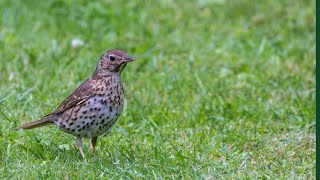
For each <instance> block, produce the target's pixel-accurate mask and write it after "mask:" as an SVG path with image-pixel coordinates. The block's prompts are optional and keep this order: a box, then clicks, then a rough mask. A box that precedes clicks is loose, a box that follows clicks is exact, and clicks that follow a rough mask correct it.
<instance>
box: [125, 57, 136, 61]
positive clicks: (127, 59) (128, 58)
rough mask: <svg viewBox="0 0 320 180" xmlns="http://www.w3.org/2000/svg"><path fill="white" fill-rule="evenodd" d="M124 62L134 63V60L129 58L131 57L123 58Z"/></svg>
mask: <svg viewBox="0 0 320 180" xmlns="http://www.w3.org/2000/svg"><path fill="white" fill-rule="evenodd" d="M124 60H125V61H126V62H130V61H134V59H133V58H131V57H125V58H124Z"/></svg>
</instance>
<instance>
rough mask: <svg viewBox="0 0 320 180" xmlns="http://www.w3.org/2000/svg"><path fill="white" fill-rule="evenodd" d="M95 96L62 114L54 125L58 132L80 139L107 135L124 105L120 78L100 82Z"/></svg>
mask: <svg viewBox="0 0 320 180" xmlns="http://www.w3.org/2000/svg"><path fill="white" fill-rule="evenodd" d="M95 92H96V93H95V95H93V96H92V97H90V98H89V99H88V100H86V101H85V102H83V103H82V104H81V106H76V107H74V108H71V109H69V110H67V111H66V112H64V115H63V116H62V117H61V118H59V119H58V121H57V122H56V125H57V126H58V127H59V129H60V130H62V131H64V132H67V133H69V134H73V135H75V136H81V137H89V138H92V137H97V136H100V135H104V134H107V133H108V132H109V131H110V130H111V128H112V126H113V125H114V124H115V122H116V121H117V119H118V118H119V116H120V114H121V112H122V110H123V104H124V91H123V86H122V84H121V82H120V78H117V77H115V78H110V79H108V80H101V82H98V83H97V86H96V87H95Z"/></svg>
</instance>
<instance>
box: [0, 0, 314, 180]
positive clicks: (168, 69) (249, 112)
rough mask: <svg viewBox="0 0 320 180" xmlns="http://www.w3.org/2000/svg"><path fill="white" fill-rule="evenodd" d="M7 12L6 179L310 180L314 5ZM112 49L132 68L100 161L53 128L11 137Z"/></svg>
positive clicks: (204, 1)
mask: <svg viewBox="0 0 320 180" xmlns="http://www.w3.org/2000/svg"><path fill="white" fill-rule="evenodd" d="M0 12H1V19H0V21H1V23H0V49H1V50H0V62H1V63H0V80H1V81H0V120H1V123H0V153H1V154H0V158H1V159H0V178H1V179H39V178H46V179H47V178H49V179H74V178H76V179H95V178H102V179H104V178H114V179H151V178H152V179H221V178H226V179H275V178H280V179H282V178H283V179H293V178H302V179H315V2H314V1H310V0H298V1H294V2H293V1H289V0H283V1H275V0H270V1H263V2H262V1H261V2H259V1H249V0H232V1H226V0H198V1H182V0H178V1H173V0H163V1H124V0H120V1H109V0H106V1H94V2H91V1H85V0H82V1H74V0H64V1H62V0H61V1H53V0H50V1H31V0H25V1H9V0H1V1H0ZM75 38H77V39H80V40H82V41H83V46H81V47H78V48H74V47H73V46H72V45H71V42H72V40H73V39H75ZM114 48H120V49H124V50H125V51H126V52H127V53H128V54H129V56H132V57H134V58H135V59H137V61H135V62H134V63H131V64H129V65H128V66H127V67H126V69H125V71H124V72H123V74H122V81H123V84H124V86H125V93H126V105H125V110H124V112H123V114H122V116H121V118H120V119H119V120H118V123H117V125H116V126H115V127H114V130H113V132H112V133H110V134H109V135H108V137H105V138H100V139H99V142H98V149H97V151H98V155H97V157H92V153H91V151H90V148H89V144H88V141H85V142H84V143H85V145H84V146H85V147H84V151H85V152H86V155H87V160H85V161H83V160H82V159H81V157H80V155H79V153H78V151H77V149H75V148H74V147H73V144H74V142H75V141H74V139H75V138H74V137H73V136H71V135H68V134H65V133H62V132H59V131H58V130H57V128H55V127H53V126H52V127H46V128H42V129H39V130H32V131H14V130H13V129H14V128H15V127H16V126H18V125H20V124H21V123H25V122H29V121H32V120H36V119H38V118H40V117H41V116H43V115H45V114H47V113H49V112H50V111H52V110H53V109H54V108H55V107H57V105H58V104H59V103H60V102H61V101H63V100H64V98H65V97H66V96H67V95H69V94H70V93H71V92H72V91H73V90H74V89H75V88H76V87H77V86H78V85H79V84H80V83H81V82H83V81H84V80H85V79H86V78H88V77H89V76H91V74H92V73H93V71H94V68H95V66H96V63H97V61H98V59H99V57H100V56H101V55H102V54H103V53H104V51H105V50H108V49H114Z"/></svg>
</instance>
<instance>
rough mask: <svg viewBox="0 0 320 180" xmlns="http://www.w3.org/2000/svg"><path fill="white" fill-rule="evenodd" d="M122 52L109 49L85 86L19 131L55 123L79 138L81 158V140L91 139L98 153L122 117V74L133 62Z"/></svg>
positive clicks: (77, 141) (77, 142)
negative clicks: (99, 145) (104, 137)
mask: <svg viewBox="0 0 320 180" xmlns="http://www.w3.org/2000/svg"><path fill="white" fill-rule="evenodd" d="M133 60H134V59H133V58H130V57H129V56H128V55H127V54H126V53H125V52H124V51H122V50H109V51H107V52H106V53H104V54H103V56H102V57H101V58H100V60H99V62H98V65H97V67H96V70H95V72H94V73H93V75H92V77H90V78H89V79H87V80H86V81H85V82H84V83H82V84H81V85H80V86H79V87H78V88H77V89H76V90H75V91H74V92H73V93H72V94H71V95H70V96H69V97H67V99H65V100H64V101H63V102H62V103H61V104H60V106H59V107H58V108H57V109H56V110H54V111H53V112H51V113H50V114H48V115H46V116H44V117H43V118H42V119H40V120H38V121H34V122H31V123H27V124H24V125H22V126H20V127H18V128H17V129H32V128H36V127H41V126H45V125H49V124H55V125H56V126H58V128H59V130H62V131H64V132H66V133H69V134H72V135H74V136H76V137H77V139H76V144H77V146H78V148H79V151H80V154H81V156H82V157H83V158H84V153H83V150H82V139H81V138H82V137H88V138H91V147H92V149H93V153H94V154H95V146H96V143H97V138H98V136H100V135H105V134H107V133H108V132H110V130H111V128H112V126H113V125H114V124H115V122H116V121H117V119H118V118H119V116H120V114H121V112H122V109H123V102H124V90H123V86H122V84H121V79H120V74H121V72H122V71H123V69H124V68H125V66H126V65H127V63H128V62H131V61H133Z"/></svg>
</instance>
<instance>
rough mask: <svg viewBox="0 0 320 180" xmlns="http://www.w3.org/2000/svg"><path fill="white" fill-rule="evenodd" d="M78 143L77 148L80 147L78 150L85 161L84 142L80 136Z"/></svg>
mask: <svg viewBox="0 0 320 180" xmlns="http://www.w3.org/2000/svg"><path fill="white" fill-rule="evenodd" d="M76 142H77V146H78V149H79V151H80V154H81V156H82V158H83V159H84V153H83V150H82V140H81V137H80V136H78V137H77V140H76Z"/></svg>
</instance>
